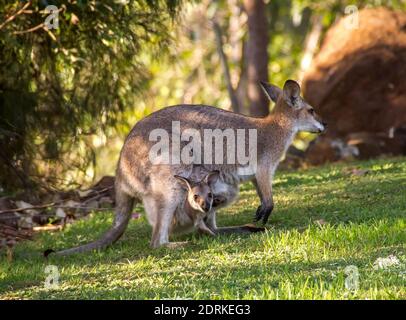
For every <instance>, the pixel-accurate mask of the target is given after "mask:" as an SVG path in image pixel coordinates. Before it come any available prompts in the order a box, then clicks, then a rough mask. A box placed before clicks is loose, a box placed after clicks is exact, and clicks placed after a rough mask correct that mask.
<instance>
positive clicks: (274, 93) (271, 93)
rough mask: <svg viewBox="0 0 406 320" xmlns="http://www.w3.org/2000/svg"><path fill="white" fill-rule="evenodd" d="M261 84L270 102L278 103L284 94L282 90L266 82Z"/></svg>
mask: <svg viewBox="0 0 406 320" xmlns="http://www.w3.org/2000/svg"><path fill="white" fill-rule="evenodd" d="M259 83H260V84H261V88H262V90H264V92H265V94H266V96H267V97H268V98H269V100H271V101H273V102H276V101H278V98H279V96H280V95H281V94H282V89H281V88H279V87H277V86H275V85H273V84H270V83H266V82H264V81H260V82H259Z"/></svg>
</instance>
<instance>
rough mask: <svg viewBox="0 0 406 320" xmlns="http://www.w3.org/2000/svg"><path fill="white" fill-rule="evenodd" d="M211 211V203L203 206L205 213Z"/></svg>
mask: <svg viewBox="0 0 406 320" xmlns="http://www.w3.org/2000/svg"><path fill="white" fill-rule="evenodd" d="M210 209H211V204H210V203H209V202H206V203H205V204H204V205H203V211H204V212H208V211H210Z"/></svg>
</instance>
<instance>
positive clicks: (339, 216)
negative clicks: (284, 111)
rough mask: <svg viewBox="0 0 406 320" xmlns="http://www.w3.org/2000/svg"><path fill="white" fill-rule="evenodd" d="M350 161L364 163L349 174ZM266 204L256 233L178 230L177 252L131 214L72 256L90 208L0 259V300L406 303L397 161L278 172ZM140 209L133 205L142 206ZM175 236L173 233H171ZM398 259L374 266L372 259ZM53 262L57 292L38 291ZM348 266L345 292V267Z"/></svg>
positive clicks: (245, 200)
mask: <svg viewBox="0 0 406 320" xmlns="http://www.w3.org/2000/svg"><path fill="white" fill-rule="evenodd" d="M351 168H359V169H368V170H369V172H368V173H367V174H363V175H359V176H357V175H351V174H350V173H349V172H350V169H351ZM274 195H275V198H274V200H275V211H274V213H273V215H272V216H271V219H270V222H269V225H268V227H267V230H266V232H264V233H261V234H252V235H249V236H235V235H233V236H221V237H218V238H209V237H201V236H197V235H186V236H182V237H180V238H181V239H182V240H188V241H190V244H189V245H188V246H186V247H185V248H181V249H176V250H170V249H165V248H161V249H157V250H151V249H150V248H149V245H148V243H149V238H150V234H151V228H150V227H149V226H148V224H147V221H146V219H145V217H142V218H141V219H138V220H132V221H131V223H130V226H129V229H128V231H127V232H126V233H125V235H124V236H123V238H122V239H121V240H120V241H119V242H118V243H116V244H115V245H114V246H113V247H111V248H109V249H107V250H105V251H101V252H93V253H89V254H79V255H74V256H71V257H65V258H61V257H51V258H50V259H49V260H48V261H46V260H45V259H44V258H42V256H41V252H42V251H43V250H44V249H46V248H67V247H71V246H74V245H77V244H79V243H86V242H87V241H90V240H93V239H95V238H97V237H98V236H99V235H100V234H101V233H103V231H104V230H106V229H107V228H108V227H109V226H110V224H111V222H112V214H104V213H94V214H92V215H91V216H90V217H89V218H88V219H83V220H81V221H78V222H76V223H74V224H72V225H69V226H68V227H67V228H66V229H65V230H64V231H62V232H58V233H43V234H41V235H39V236H37V238H36V239H35V241H33V242H26V243H23V244H20V245H19V246H18V247H17V248H16V250H15V251H16V252H15V260H14V261H13V263H12V264H10V265H9V264H8V263H7V262H6V261H5V259H4V255H3V256H1V262H0V298H2V299H7V298H35V299H105V298H109V299H110V298H111V299H127V298H128V299H161V298H194V299H195V298H209V299H239V298H241V299H405V298H406V289H405V288H406V159H404V158H396V159H385V160H376V161H367V162H357V163H352V164H347V165H335V166H325V167H321V168H316V169H310V170H301V171H295V172H279V173H278V174H277V176H276V179H275V184H274ZM258 204H259V203H258V197H257V195H256V194H255V191H254V189H253V187H252V185H251V184H246V185H244V186H242V188H241V194H240V200H239V201H238V202H237V203H235V204H234V205H233V206H231V207H229V208H226V209H224V210H223V211H222V212H220V213H219V225H235V224H245V223H248V222H250V221H251V220H252V218H253V215H254V212H255V210H256V208H257V206H258ZM141 211H142V208H141ZM178 238H179V237H178ZM389 255H394V256H396V257H397V258H398V259H399V261H400V264H399V265H398V266H396V267H393V268H388V269H382V270H380V269H376V268H374V262H375V260H376V259H377V258H379V257H387V256H389ZM49 264H52V265H56V266H57V267H58V270H59V273H60V280H59V288H58V289H52V290H49V289H45V288H44V281H45V279H46V277H47V276H48V275H47V274H45V267H46V266H47V265H49ZM351 265H352V266H355V267H356V268H357V270H358V279H359V286H358V289H357V290H350V289H348V288H346V285H345V284H346V280H348V277H349V275H348V273H346V271H345V270H346V269H345V268H346V267H347V266H351Z"/></svg>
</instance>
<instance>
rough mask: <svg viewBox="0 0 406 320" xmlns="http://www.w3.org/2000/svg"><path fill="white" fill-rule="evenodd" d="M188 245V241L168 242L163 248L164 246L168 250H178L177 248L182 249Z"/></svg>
mask: <svg viewBox="0 0 406 320" xmlns="http://www.w3.org/2000/svg"><path fill="white" fill-rule="evenodd" d="M188 244H190V242H189V241H179V242H168V243H165V244H164V245H163V246H165V247H166V248H168V249H178V248H184V247H186V246H187V245H188Z"/></svg>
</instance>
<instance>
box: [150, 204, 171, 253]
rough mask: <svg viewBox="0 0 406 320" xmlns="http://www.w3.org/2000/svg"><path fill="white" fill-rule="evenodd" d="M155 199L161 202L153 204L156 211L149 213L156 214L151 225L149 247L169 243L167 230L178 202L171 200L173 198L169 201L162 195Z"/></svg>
mask: <svg viewBox="0 0 406 320" xmlns="http://www.w3.org/2000/svg"><path fill="white" fill-rule="evenodd" d="M155 201H160V202H161V203H160V204H159V205H158V204H157V205H156V206H153V207H155V208H157V210H158V211H157V212H156V213H152V212H151V213H150V214H156V221H155V224H154V225H153V226H152V239H151V247H153V248H158V247H160V246H162V245H166V244H168V243H169V231H170V227H171V223H172V220H173V216H174V213H175V210H176V207H177V205H178V203H177V202H176V201H173V199H172V201H171V200H170V199H169V200H167V199H163V198H162V197H161V198H159V199H157V200H155ZM151 207H152V206H151Z"/></svg>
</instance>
